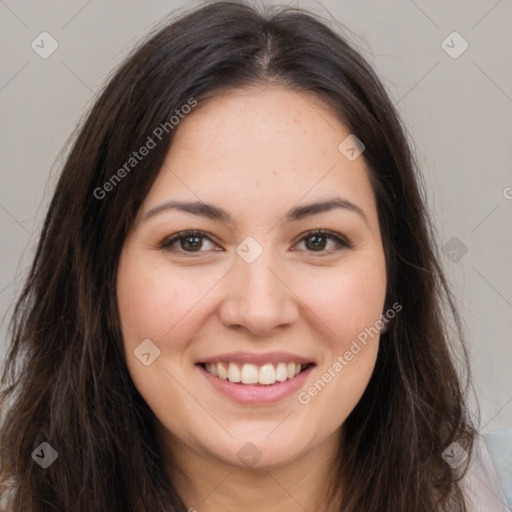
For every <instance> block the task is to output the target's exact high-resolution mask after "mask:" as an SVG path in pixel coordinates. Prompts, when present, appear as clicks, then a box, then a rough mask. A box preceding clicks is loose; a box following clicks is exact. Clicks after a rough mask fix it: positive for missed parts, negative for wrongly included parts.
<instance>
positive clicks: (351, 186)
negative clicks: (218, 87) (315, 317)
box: [146, 86, 373, 213]
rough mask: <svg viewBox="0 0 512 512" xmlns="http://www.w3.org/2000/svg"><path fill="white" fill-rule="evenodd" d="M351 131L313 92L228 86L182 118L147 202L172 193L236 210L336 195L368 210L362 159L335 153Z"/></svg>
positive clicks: (370, 200)
mask: <svg viewBox="0 0 512 512" xmlns="http://www.w3.org/2000/svg"><path fill="white" fill-rule="evenodd" d="M349 135H350V132H349V131H348V129H347V128H346V127H345V126H344V125H343V124H342V123H341V122H340V121H339V120H338V118H337V117H336V115H335V114H334V113H333V112H332V111H330V110H329V109H328V108H327V106H326V105H325V104H324V103H323V102H322V101H321V100H320V99H319V98H317V97H316V96H314V95H312V94H308V93H298V92H295V91H292V90H290V89H286V88H284V87H277V86H269V87H251V88H244V89H237V90H230V91H226V92H223V93H221V94H218V95H216V96H214V97H212V98H210V99H208V100H207V101H206V102H205V103H203V104H202V105H201V106H199V107H198V108H196V109H195V110H194V111H192V113H190V114H189V115H187V116H186V117H185V118H184V119H182V120H181V121H180V124H179V126H178V127H177V131H176V133H175V137H174V140H173V143H172V146H171V148H170V150H169V152H168V154H167V157H166V159H165V162H164V165H163V167H162V171H161V173H160V175H159V177H158V178H157V180H156V182H155V184H154V186H153V188H152V190H151V191H150V194H149V195H148V198H147V201H146V202H148V201H149V203H151V205H154V204H155V203H157V202H158V201H165V200H168V199H169V195H170V194H174V193H176V194H178V195H180V198H183V195H185V196H186V197H187V198H189V199H195V200H197V199H198V198H200V199H202V200H208V202H216V203H222V204H231V205H233V206H234V207H235V208H238V209H239V210H240V209H245V208H248V207H249V206H255V205H257V204H260V205H263V204H265V205H266V207H267V208H274V207H276V208H277V207H279V206H280V205H281V206H282V207H283V208H285V207H290V206H291V205H292V204H294V203H297V202H299V201H300V200H301V198H303V197H304V198H305V199H306V196H307V199H311V200H312V199H317V198H322V197H327V196H329V197H332V196H333V195H334V194H339V195H342V196H344V197H346V198H347V199H349V200H351V201H354V202H359V203H362V204H361V208H363V209H372V207H373V191H372V189H371V185H370V182H369V179H368V174H367V170H366V166H365V163H364V160H363V158H357V159H356V160H354V161H350V160H348V159H347V158H346V157H345V156H344V154H343V153H342V152H340V150H339V145H340V143H341V142H342V141H343V140H345V139H346V138H347V137H348V136H349ZM349 196H350V197H349ZM236 213H238V212H236Z"/></svg>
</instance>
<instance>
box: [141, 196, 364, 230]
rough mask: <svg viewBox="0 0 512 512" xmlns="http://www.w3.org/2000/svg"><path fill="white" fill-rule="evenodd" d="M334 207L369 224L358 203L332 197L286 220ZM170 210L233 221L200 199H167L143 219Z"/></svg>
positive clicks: (295, 211) (299, 208)
mask: <svg viewBox="0 0 512 512" xmlns="http://www.w3.org/2000/svg"><path fill="white" fill-rule="evenodd" d="M334 209H343V210H348V211H351V212H354V213H356V214H357V215H359V216H360V217H361V218H362V219H363V220H364V221H365V222H366V223H367V224H368V218H367V217H366V215H365V213H364V211H363V210H362V209H361V208H360V207H359V206H357V205H356V204H354V203H352V202H351V201H348V200H347V199H340V198H336V197H335V198H332V199H327V200H325V201H319V202H316V203H310V204H306V205H302V206H297V207H295V208H293V209H291V210H290V211H289V212H287V213H286V214H285V216H284V219H285V221H286V222H294V221H298V220H301V219H304V218H305V217H309V216H311V215H317V214H319V213H324V212H328V211H331V210H334ZM168 210H179V211H182V212H187V213H192V214H193V215H198V216H201V217H206V218H208V219H212V220H218V221H222V222H227V223H228V222H233V218H232V217H231V215H230V214H229V213H228V212H227V211H226V210H223V209H222V208H219V207H217V206H214V205H211V204H208V203H203V202H200V201H193V202H186V201H167V202H165V203H162V204H160V205H158V206H155V207H154V208H152V209H151V210H149V211H148V212H147V213H145V214H144V216H143V220H144V221H145V220H148V219H150V218H151V217H154V216H155V215H158V214H159V213H162V212H164V211H168Z"/></svg>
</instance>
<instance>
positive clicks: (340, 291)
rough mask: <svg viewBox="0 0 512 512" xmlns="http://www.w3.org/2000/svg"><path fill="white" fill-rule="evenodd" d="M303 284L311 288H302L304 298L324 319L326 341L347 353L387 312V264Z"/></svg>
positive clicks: (327, 276) (324, 275)
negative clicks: (348, 347) (349, 346)
mask: <svg viewBox="0 0 512 512" xmlns="http://www.w3.org/2000/svg"><path fill="white" fill-rule="evenodd" d="M303 282H308V283H310V286H308V287H307V288H306V287H305V286H304V287H303V288H302V291H301V292H300V293H301V296H302V297H304V299H305V300H304V301H305V302H306V303H307V306H308V307H309V308H310V309H311V310H312V311H313V312H314V313H315V314H316V315H317V316H318V318H319V319H321V321H322V323H323V325H324V327H325V334H326V338H328V339H330V340H331V343H332V344H333V348H336V349H338V350H344V347H345V346H346V345H347V343H348V344H349V345H350V341H351V340H353V339H355V338H357V336H358V335H359V334H360V333H362V332H364V331H365V329H369V328H371V327H373V326H375V323H376V322H377V321H378V320H379V318H380V315H381V314H382V313H383V308H384V301H385V295H386V275H385V270H384V266H383V265H378V264H377V265H375V266H373V267H372V268H368V267H362V266H361V267H358V268H354V269H352V270H348V271H344V272H340V271H336V272H332V273H324V274H323V275H321V276H320V275H318V276H316V278H315V279H307V280H306V279H304V280H303ZM311 283H314V286H311Z"/></svg>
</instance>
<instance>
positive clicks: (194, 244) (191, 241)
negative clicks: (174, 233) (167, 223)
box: [179, 236, 203, 251]
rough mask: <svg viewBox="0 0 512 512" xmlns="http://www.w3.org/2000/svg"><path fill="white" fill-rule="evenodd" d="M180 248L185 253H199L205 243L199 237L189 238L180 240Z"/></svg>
mask: <svg viewBox="0 0 512 512" xmlns="http://www.w3.org/2000/svg"><path fill="white" fill-rule="evenodd" d="M179 242H180V246H181V248H182V249H183V250H185V251H198V250H200V249H201V247H202V245H203V241H202V239H201V238H200V237H198V236H187V237H185V238H180V239H179Z"/></svg>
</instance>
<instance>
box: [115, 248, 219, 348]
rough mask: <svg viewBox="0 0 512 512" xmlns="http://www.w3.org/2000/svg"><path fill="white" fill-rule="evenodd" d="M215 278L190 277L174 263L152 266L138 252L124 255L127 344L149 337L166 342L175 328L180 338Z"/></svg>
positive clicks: (121, 288)
mask: <svg viewBox="0 0 512 512" xmlns="http://www.w3.org/2000/svg"><path fill="white" fill-rule="evenodd" d="M211 281H212V276H209V278H207V279H202V278H201V277H198V276H196V277H194V278H190V277H187V276H186V275H185V274H184V273H183V272H180V271H179V270H176V269H173V268H172V267H170V266H165V265H164V266H162V265H161V264H160V265H151V263H150V262H147V261H146V260H144V259H143V258H137V257H136V255H130V254H129V255H127V256H125V257H123V258H121V262H120V266H119V273H118V282H117V290H118V292H117V293H118V303H119V314H120V317H121V324H122V326H123V330H124V334H125V343H127V344H130V345H131V344H133V343H134V342H136V341H137V340H138V341H137V342H138V343H140V341H141V340H142V339H146V338H149V339H153V340H155V342H159V343H161V344H163V341H164V340H165V339H166V338H167V335H168V334H169V333H170V332H171V331H174V335H173V338H176V336H175V335H176V334H178V333H179V332H180V331H181V330H183V328H184V327H186V325H187V322H188V314H189V313H190V311H192V310H193V309H194V308H195V307H196V306H197V305H198V304H199V303H200V300H201V297H203V296H204V295H205V294H206V292H207V291H208V289H209V288H211V286H212V283H211ZM177 338H179V335H178V336H177ZM162 348H164V346H162Z"/></svg>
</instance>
